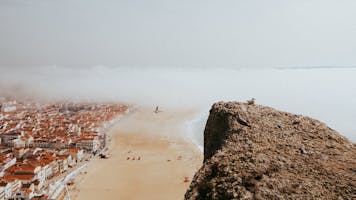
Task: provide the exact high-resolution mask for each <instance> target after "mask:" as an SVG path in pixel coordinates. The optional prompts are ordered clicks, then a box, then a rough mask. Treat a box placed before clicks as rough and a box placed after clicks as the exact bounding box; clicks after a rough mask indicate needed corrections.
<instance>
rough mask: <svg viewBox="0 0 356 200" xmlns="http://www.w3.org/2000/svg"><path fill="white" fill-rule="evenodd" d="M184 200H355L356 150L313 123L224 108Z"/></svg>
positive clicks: (216, 109) (215, 109)
mask: <svg viewBox="0 0 356 200" xmlns="http://www.w3.org/2000/svg"><path fill="white" fill-rule="evenodd" d="M185 199H186V200H203V199H204V200H207V199H223V200H227V199H246V200H248V199H303V200H304V199H356V145H355V144H353V143H352V142H350V141H349V140H347V139H346V138H345V137H343V136H341V135H340V134H339V133H337V132H336V131H334V130H332V129H331V128H329V127H328V126H326V125H325V124H324V123H322V122H320V121H317V120H314V119H311V118H309V117H303V116H300V115H295V114H291V113H287V112H281V111H278V110H275V109H273V108H269V107H265V106H261V105H255V104H248V103H237V102H228V103H224V102H219V103H216V104H214V105H213V106H212V109H211V110H210V115H209V118H208V121H207V124H206V127H205V131H204V163H203V166H202V167H201V168H200V170H199V171H198V172H197V173H196V174H195V176H194V178H193V181H192V183H191V185H190V188H189V189H188V191H187V192H186V194H185Z"/></svg>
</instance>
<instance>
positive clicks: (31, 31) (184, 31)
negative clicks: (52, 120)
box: [0, 0, 356, 68]
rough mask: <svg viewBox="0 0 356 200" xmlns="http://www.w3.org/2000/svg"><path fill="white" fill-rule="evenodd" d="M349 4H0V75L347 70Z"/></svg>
mask: <svg viewBox="0 0 356 200" xmlns="http://www.w3.org/2000/svg"><path fill="white" fill-rule="evenodd" d="M355 35H356V1H354V0H269V1H264V0H248V1H246V0H223V1H216V0H149V1H147V0H140V1H139V0H115V1H114V0H106V1H103V0H61V1H56V0H0V67H1V68H4V67H24V66H25V67H29V66H65V67H69V68H73V67H93V66H109V67H123V66H124V67H138V68H142V67H145V68H150V67H166V66H170V67H179V68H181V67H188V68H190V67H200V68H202V67H203V68H205V67H233V68H252V67H276V66H277V67H290V66H293V67H295V66H355V65H356V56H355V55H356V37H355Z"/></svg>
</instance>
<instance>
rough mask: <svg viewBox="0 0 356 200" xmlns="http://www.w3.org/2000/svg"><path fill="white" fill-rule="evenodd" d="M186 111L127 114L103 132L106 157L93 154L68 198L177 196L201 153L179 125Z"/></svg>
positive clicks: (183, 191) (187, 184) (181, 193)
mask: <svg viewBox="0 0 356 200" xmlns="http://www.w3.org/2000/svg"><path fill="white" fill-rule="evenodd" d="M191 115H192V113H191V112H179V113H177V112H162V113H159V114H154V113H153V112H152V111H150V110H141V109H140V110H138V111H137V112H135V113H130V114H128V116H125V117H124V118H122V120H121V121H120V122H119V123H118V124H117V125H114V127H113V128H111V130H110V131H108V136H109V138H110V139H109V140H111V141H110V142H109V144H108V149H107V150H106V151H104V152H105V153H106V154H108V155H110V158H108V159H100V158H98V157H94V158H92V160H91V161H90V162H89V164H88V166H87V167H86V168H85V169H83V171H82V172H81V173H80V174H79V175H78V176H77V177H76V179H75V181H74V184H73V185H71V186H70V187H69V191H70V196H71V199H74V200H75V199H78V200H80V199H89V200H90V199H98V198H105V199H182V198H183V197H184V194H185V192H186V190H187V189H188V187H189V184H190V181H191V180H192V178H193V176H194V174H195V172H196V171H197V170H198V169H199V168H200V166H201V164H202V157H203V155H202V152H201V151H200V150H199V149H198V147H197V146H196V145H195V144H194V143H193V142H192V141H188V138H186V137H185V135H184V133H183V132H184V130H183V128H182V127H181V126H182V124H183V122H184V120H187V119H189V117H191Z"/></svg>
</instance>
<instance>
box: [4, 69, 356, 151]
mask: <svg viewBox="0 0 356 200" xmlns="http://www.w3.org/2000/svg"><path fill="white" fill-rule="evenodd" d="M0 68H2V71H3V72H5V73H1V74H0V92H1V95H4V94H5V95H15V96H16V95H20V96H26V97H38V98H46V99H69V100H74V101H82V100H95V101H117V102H126V103H131V104H137V105H142V106H148V107H152V109H154V108H155V106H156V105H159V106H160V109H162V110H163V111H164V110H169V109H193V110H195V111H196V115H195V116H196V117H195V118H193V119H189V120H188V121H187V122H186V123H185V124H182V126H183V127H184V129H185V130H186V133H187V135H188V136H189V137H190V138H191V139H193V141H194V142H195V143H196V144H197V145H202V141H203V135H202V134H203V130H204V126H205V123H206V119H207V117H208V112H209V109H210V106H211V105H212V104H213V103H214V102H217V101H246V100H248V99H250V98H252V97H254V98H256V103H257V104H262V105H266V106H270V107H274V108H277V109H280V110H283V111H287V112H292V113H296V114H302V115H306V116H310V117H312V118H316V119H318V120H320V121H323V122H325V123H326V124H327V125H328V126H330V127H331V128H333V129H335V130H337V131H339V132H340V133H341V134H342V135H344V136H346V137H348V138H349V139H350V140H352V141H353V142H355V141H356V123H355V120H356V68H352V67H351V68H283V69H281V68H268V69H267V68H262V69H232V68H224V69H222V68H219V69H214V68H208V69H205V68H193V69H192V68H134V69H132V68H126V67H121V68H111V67H105V66H99V67H92V68H76V69H73V68H63V67H55V66H52V67H36V68H21V69H13V68H6V67H0Z"/></svg>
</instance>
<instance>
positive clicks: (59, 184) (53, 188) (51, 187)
mask: <svg viewBox="0 0 356 200" xmlns="http://www.w3.org/2000/svg"><path fill="white" fill-rule="evenodd" d="M0 109H1V112H0V199H15V198H24V199H65V198H66V195H67V193H66V192H67V191H66V188H65V184H66V183H67V182H69V180H68V178H69V175H71V173H74V172H75V171H76V170H78V169H79V168H80V167H81V166H83V165H84V164H85V163H86V161H87V160H88V159H89V158H90V157H91V156H93V155H96V154H97V153H98V152H100V151H101V150H103V149H104V148H106V146H107V142H108V137H107V135H106V131H107V129H108V128H109V127H110V125H112V124H113V122H114V121H115V120H116V119H117V118H118V117H119V116H121V115H123V114H124V113H125V112H126V111H127V106H124V105H119V104H98V103H68V102H56V103H36V102H33V101H17V100H15V99H11V98H4V97H0Z"/></svg>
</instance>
